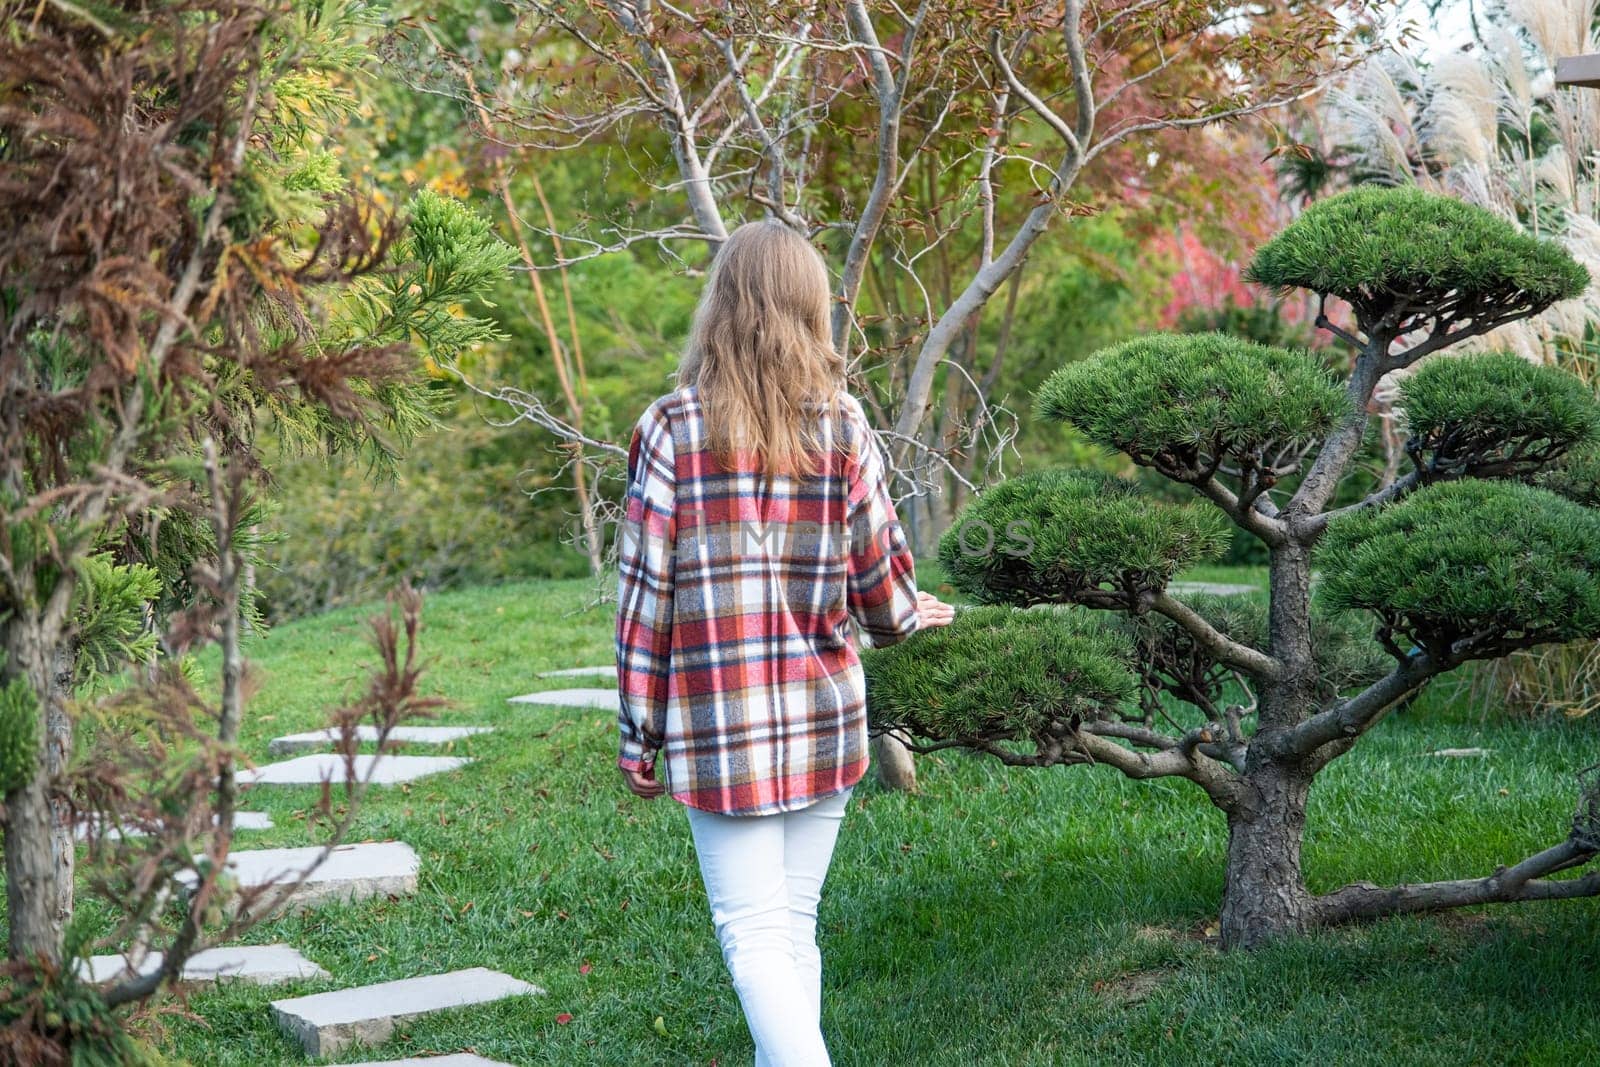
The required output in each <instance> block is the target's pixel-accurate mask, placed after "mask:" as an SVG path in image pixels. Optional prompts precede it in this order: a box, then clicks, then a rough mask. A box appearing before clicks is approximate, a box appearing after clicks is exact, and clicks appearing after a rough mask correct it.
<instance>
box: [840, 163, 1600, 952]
mask: <svg viewBox="0 0 1600 1067" xmlns="http://www.w3.org/2000/svg"><path fill="white" fill-rule="evenodd" d="M1249 277H1250V278H1251V280H1253V281H1256V282H1259V283H1261V284H1263V285H1266V286H1269V287H1271V288H1273V289H1276V290H1290V289H1295V288H1302V289H1308V290H1310V291H1312V292H1314V293H1316V294H1317V295H1318V296H1319V297H1321V298H1322V300H1323V304H1322V307H1323V308H1324V313H1322V314H1319V316H1318V325H1319V326H1320V327H1321V328H1323V329H1326V330H1329V331H1331V332H1333V333H1334V334H1335V335H1337V336H1338V337H1339V338H1340V339H1342V340H1343V341H1344V342H1346V343H1347V344H1349V345H1350V346H1351V347H1352V348H1354V350H1355V352H1354V360H1353V366H1352V369H1351V371H1350V373H1349V375H1348V378H1347V380H1345V381H1343V382H1342V383H1341V382H1339V381H1337V380H1336V378H1335V376H1334V375H1333V374H1332V373H1330V372H1329V371H1328V370H1327V369H1326V368H1325V367H1324V366H1323V364H1322V363H1321V362H1320V361H1319V360H1318V359H1317V358H1316V357H1315V356H1314V355H1312V354H1310V353H1307V352H1296V351H1290V350H1286V349H1283V348H1276V347H1270V346H1265V345H1261V344H1257V343H1254V342H1250V341H1245V340H1242V339H1237V338H1231V337H1227V336H1224V335H1221V334H1216V333H1208V334H1191V335H1183V334H1169V335H1158V336H1150V337H1143V338H1138V339H1135V340H1132V341H1128V342H1125V343H1122V344H1118V345H1114V346H1112V347H1109V348H1106V349H1104V350H1102V351H1100V352H1098V353H1096V354H1095V355H1093V356H1092V357H1090V358H1089V359H1087V360H1084V361H1082V362H1079V363H1074V364H1072V365H1069V366H1066V367H1063V368H1060V369H1058V370H1057V371H1055V372H1054V374H1053V375H1052V376H1051V377H1050V378H1049V379H1048V380H1047V381H1046V382H1045V383H1044V385H1043V386H1042V387H1041V389H1040V391H1039V393H1038V395H1037V398H1036V402H1037V411H1038V413H1039V415H1040V416H1041V417H1042V418H1044V419H1046V420H1050V421H1055V422H1059V423H1065V424H1070V425H1072V426H1074V427H1076V428H1077V429H1078V430H1080V431H1081V432H1082V433H1084V434H1085V435H1087V436H1088V437H1089V438H1090V439H1091V440H1093V441H1095V442H1097V443H1099V444H1100V445H1103V446H1105V447H1107V448H1110V449H1115V450H1117V451H1119V452H1122V453H1124V454H1126V455H1127V456H1129V457H1130V458H1131V459H1132V460H1133V461H1134V462H1135V463H1137V464H1139V465H1140V466H1143V467H1148V468H1150V469H1151V470H1153V471H1155V472H1157V473H1159V474H1160V475H1162V476H1164V477H1165V478H1167V479H1170V480H1171V481H1173V482H1178V483H1182V484H1183V485H1187V486H1189V487H1190V489H1192V491H1193V499H1192V500H1188V501H1185V502H1180V503H1173V502H1169V501H1165V500H1162V499H1158V498H1154V497H1150V496H1146V495H1145V494H1144V493H1143V492H1141V490H1140V489H1139V488H1138V487H1137V485H1136V484H1134V483H1132V482H1127V481H1123V480H1119V479H1114V478H1107V477H1104V476H1099V475H1089V474H1085V473H1078V472H1070V471H1043V472H1038V473H1033V474H1028V475H1024V476H1021V477H1018V478H1015V479H1012V480H1009V481H1006V482H1003V483H1000V484H997V485H995V486H992V487H990V488H988V489H986V490H985V491H984V492H982V493H980V494H979V495H978V496H977V497H976V498H975V499H974V500H973V502H972V503H971V504H970V505H969V506H968V507H967V508H966V509H965V511H964V512H963V513H962V515H961V516H960V517H959V518H958V520H957V522H956V524H955V525H954V526H953V527H952V528H951V529H950V530H949V531H948V532H947V533H946V534H945V536H944V538H943V539H942V541H941V543H940V559H941V561H942V562H943V563H944V565H945V566H946V568H947V570H948V572H949V574H950V579H951V581H952V582H953V583H954V584H955V585H956V586H957V587H958V588H960V589H961V590H962V591H964V592H966V593H968V594H970V595H971V596H973V597H974V598H976V599H977V600H979V601H981V602H983V603H984V604H985V605H988V606H984V607H979V608H975V609H969V610H967V611H964V612H960V613H958V614H957V617H956V620H955V622H954V623H953V624H952V625H951V626H949V627H947V628H945V629H942V630H938V631H932V632H930V633H928V634H925V635H923V636H922V637H920V638H918V639H917V640H914V641H908V642H905V643H903V644H902V645H898V646H895V647H892V648H886V649H881V650H876V651H871V652H868V653H867V654H866V661H867V663H866V665H867V672H868V688H869V706H870V707H871V709H872V714H873V716H874V719H875V728H876V729H898V730H902V731H905V732H908V733H909V734H910V735H911V736H912V737H913V738H915V739H918V740H919V742H920V743H919V744H918V745H917V746H916V747H917V748H918V749H920V750H922V751H928V750H931V749H935V748H943V747H949V746H963V747H967V748H971V749H977V750H980V751H983V752H987V753H991V754H993V755H994V756H996V757H998V758H999V759H1001V760H1003V761H1005V762H1006V763H1009V764H1016V765H1027V766H1049V765H1054V764H1076V763H1093V764H1103V765H1106V766H1109V767H1112V768H1115V769H1116V770H1118V771H1121V772H1122V773H1123V774H1125V775H1128V776H1129V777H1132V778H1154V777H1177V778H1184V779H1188V780H1189V781H1191V782H1193V783H1194V784H1195V785H1196V786H1198V787H1199V788H1200V789H1201V790H1203V791H1204V793H1205V795H1206V796H1207V797H1209V798H1210V801H1211V802H1212V803H1213V804H1214V805H1215V806H1216V807H1217V808H1219V809H1221V810H1222V812H1223V813H1224V814H1225V816H1226V818H1227V820H1228V828H1229V843H1228V851H1227V858H1226V878H1225V882H1224V889H1223V899H1222V907H1221V923H1220V925H1221V935H1222V940H1223V944H1224V945H1225V946H1226V947H1251V946H1255V945H1258V944H1260V943H1262V942H1264V941H1266V940H1268V939H1270V938H1272V937H1274V936H1276V935H1281V934H1285V933H1290V932H1298V931H1304V930H1308V929H1312V928H1315V927H1319V926H1325V925H1330V924H1334V923H1339V922H1344V921H1348V920H1352V919H1358V918H1364V917H1369V916H1378V915H1385V914H1392V913H1398V912H1418V911H1429V910H1435V909H1442V908H1450V907H1456V906H1461V905H1468V904H1479V903H1488V902H1509V901H1521V900H1534V899H1551V898H1560V897H1579V896H1594V895H1600V870H1593V871H1591V872H1589V873H1586V874H1585V873H1580V874H1578V875H1576V876H1572V875H1568V876H1565V877H1561V878H1552V877H1550V876H1551V875H1553V874H1556V873H1557V872H1563V871H1570V870H1572V869H1573V868H1578V867H1582V866H1584V865H1586V864H1588V863H1590V861H1592V860H1593V859H1594V858H1595V856H1596V854H1597V850H1600V796H1597V793H1600V787H1597V785H1596V783H1595V781H1594V780H1593V775H1592V774H1591V775H1590V776H1589V779H1588V780H1587V781H1586V782H1584V783H1582V786H1583V792H1584V794H1585V795H1584V796H1583V798H1582V800H1581V801H1580V803H1579V808H1578V813H1577V816H1576V817H1575V818H1574V821H1573V824H1572V827H1571V830H1570V832H1569V833H1568V835H1567V837H1566V839H1565V840H1562V841H1559V842H1557V843H1555V844H1553V845H1552V846H1551V847H1549V848H1547V849H1545V850H1544V851H1541V852H1539V853H1537V854H1536V855H1533V856H1530V857H1528V858H1527V859H1524V860H1522V861H1521V862H1518V863H1516V864H1514V865H1512V866H1509V867H1506V868H1503V869H1501V870H1499V871H1496V872H1493V873H1487V874H1484V875H1483V876H1481V877H1475V878H1467V879H1464V880H1460V881H1450V882H1442V883H1433V884H1419V885H1403V886H1395V887H1390V888H1379V887H1376V886H1371V885H1366V884H1361V885H1353V886H1349V887H1346V888H1344V889H1341V890H1338V891H1336V892H1333V893H1329V894H1326V895H1321V896H1318V895H1315V894H1313V893H1311V892H1310V891H1308V890H1307V888H1306V885H1305V882H1304V880H1303V878H1302V874H1301V861H1300V848H1301V836H1302V831H1303V828H1304V825H1305V818H1306V801H1307V797H1308V795H1309V792H1310V790H1311V787H1312V782H1313V780H1314V779H1315V777H1316V776H1317V774H1318V772H1320V771H1321V770H1322V769H1324V768H1325V767H1327V766H1328V765H1329V764H1330V763H1331V762H1332V761H1334V760H1336V759H1338V758H1339V757H1341V756H1343V755H1344V754H1345V753H1346V752H1349V751H1350V750H1351V748H1352V747H1354V746H1355V745H1356V744H1358V743H1359V742H1360V741H1361V738H1362V737H1363V735H1365V734H1366V733H1367V731H1368V730H1370V729H1371V728H1372V727H1373V725H1374V724H1375V723H1377V722H1378V721H1380V720H1381V719H1382V718H1383V716H1384V714H1385V713H1386V712H1387V711H1388V710H1389V709H1391V708H1393V707H1394V706H1395V705H1396V704H1397V703H1398V702H1399V701H1401V700H1403V699H1404V698H1406V697H1407V696H1409V695H1410V694H1412V693H1415V692H1416V691H1417V690H1418V689H1419V688H1420V687H1421V686H1423V685H1424V684H1426V683H1427V682H1428V681H1429V680H1430V679H1432V678H1434V677H1436V676H1438V675H1441V674H1443V673H1445V672H1447V671H1451V670H1453V669H1455V668H1457V667H1459V666H1461V665H1462V664H1464V663H1467V662H1469V661H1471V660H1483V659H1492V658H1496V657H1500V656H1504V655H1506V654H1508V653H1510V652H1512V651H1514V650H1516V649H1521V648H1527V647H1529V646H1532V645H1536V644H1541V643H1549V642H1565V641H1571V640H1577V639H1582V638H1593V637H1596V636H1600V511H1597V510H1594V509H1593V508H1592V505H1593V504H1594V503H1595V501H1596V492H1595V478H1596V468H1597V464H1596V461H1595V447H1596V446H1595V440H1596V437H1597V434H1600V406H1597V404H1596V401H1595V398H1594V397H1593V395H1592V393H1591V392H1590V391H1589V390H1587V389H1586V388H1585V387H1584V386H1583V385H1582V384H1581V383H1579V382H1578V381H1576V380H1575V379H1573V378H1571V377H1570V376H1568V375H1567V374H1565V373H1564V372H1562V371H1558V370H1556V369H1554V368H1550V367H1540V366H1533V365H1531V364H1528V363H1526V362H1524V361H1521V360H1519V359H1517V358H1516V357H1513V356H1509V355H1505V354H1498V353H1493V352H1490V353H1480V354H1471V355H1457V356H1450V357H1446V358H1440V359H1436V360H1433V361H1430V362H1428V363H1426V364H1424V365H1422V366H1420V367H1418V368H1417V370H1416V372H1415V373H1414V374H1412V375H1410V376H1409V377H1408V378H1407V380H1406V382H1405V384H1404V386H1403V407H1404V411H1405V413H1406V417H1407V424H1408V427H1409V443H1408V446H1407V447H1408V450H1409V455H1410V457H1411V460H1412V470H1411V471H1410V473H1408V474H1406V475H1405V476H1404V477H1401V478H1399V479H1397V480H1395V481H1394V482H1393V483H1392V484H1390V485H1387V486H1379V485H1376V484H1366V480H1367V479H1368V478H1369V476H1368V475H1366V474H1365V473H1364V472H1363V471H1362V469H1361V468H1360V466H1359V465H1358V464H1357V463H1356V462H1355V460H1356V459H1357V455H1358V451H1359V449H1360V447H1361V444H1362V441H1363V436H1364V433H1365V431H1366V429H1367V404H1368V400H1369V399H1370V397H1371V395H1372V391H1373V388H1374V386H1375V385H1376V384H1377V382H1378V380H1379V379H1380V378H1381V377H1382V376H1384V375H1385V374H1387V373H1389V372H1391V371H1396V370H1400V369H1402V368H1407V367H1411V366H1412V365H1413V364H1416V363H1417V362H1418V361H1419V360H1421V359H1422V358H1423V357H1425V356H1428V355H1430V354H1433V353H1437V352H1441V351H1443V350H1445V349H1448V348H1450V347H1451V346H1452V345H1455V344H1456V343H1458V342H1460V341H1463V340H1465V339H1467V338H1470V337H1474V336H1477V335H1480V334H1484V333H1486V332H1488V331H1490V330H1492V329H1494V328H1495V327H1496V326H1499V325H1501V324H1503V323H1507V322H1511V321H1513V320H1515V319H1518V318H1522V317H1525V316H1529V315H1534V314H1537V313H1538V312H1540V311H1542V310H1543V309H1545V308H1546V307H1548V306H1550V305H1551V304H1553V303H1555V302H1557V301H1559V300H1563V299H1567V298H1570V297H1573V296H1575V295H1577V294H1578V293H1579V292H1581V291H1582V290H1583V289H1584V287H1585V285H1586V284H1587V281H1588V278H1587V275H1586V273H1585V271H1584V269H1583V268H1582V267H1581V266H1579V265H1578V264H1577V263H1576V262H1574V261H1573V260H1572V259H1571V258H1569V257H1568V256H1567V254H1566V253H1565V252H1564V251H1563V250H1562V249H1561V248H1559V247H1558V246H1557V245H1555V244H1554V243H1551V242H1548V241H1540V240H1536V239H1534V238H1531V237H1529V236H1527V235H1525V234H1523V233H1521V232H1519V231H1518V230H1516V229H1515V228H1514V227H1512V226H1511V225H1509V224H1507V223H1506V222H1504V221H1502V220H1500V219H1497V218H1495V217H1494V216H1492V215H1490V214H1489V213H1487V212H1485V211H1482V210H1480V209H1477V208H1474V207H1470V206H1468V205H1466V204H1463V203H1460V202H1458V201H1455V200H1452V199H1449V198H1445V197H1440V196H1434V195H1429V194H1425V193H1422V192H1420V191H1415V190H1396V189H1361V190H1357V191H1354V192H1350V193H1346V194H1343V195H1341V196H1337V197H1333V198H1330V199H1328V200H1325V201H1322V202H1321V203H1319V204H1317V205H1315V206H1313V207H1312V208H1310V209H1309V210H1307V211H1306V212H1305V213H1304V214H1303V215H1302V216H1301V217H1300V218H1299V219H1298V220H1297V221H1295V222H1294V223H1293V224H1292V225H1290V226H1289V227H1288V228H1287V229H1286V230H1284V231H1283V232H1282V233H1281V234H1279V235H1278V236H1277V237H1276V238H1275V239H1273V240H1272V241H1270V242H1269V243H1267V244H1266V245H1265V246H1264V247H1262V248H1261V249H1260V250H1259V251H1258V252H1257V254H1256V256H1255V258H1254V261H1253V262H1252V264H1251V266H1250V270H1249ZM1330 296H1331V297H1337V298H1339V300H1341V301H1344V302H1345V303H1346V304H1347V305H1348V307H1349V313H1348V318H1347V319H1346V320H1345V321H1337V322H1336V321H1334V320H1333V319H1332V318H1330V317H1329V316H1328V315H1327V314H1326V312H1325V309H1326V307H1327V298H1328V297H1330ZM1230 523H1231V524H1232V525H1233V526H1236V527H1238V528H1240V529H1242V530H1244V531H1245V532H1246V534H1248V535H1250V536H1253V537H1255V538H1257V539H1259V540H1260V541H1261V542H1263V543H1264V545H1265V547H1266V549H1267V551H1268V553H1269V554H1270V560H1271V563H1270V598H1269V599H1268V602H1267V603H1266V604H1262V603H1260V602H1259V600H1258V599H1256V598H1253V597H1242V598H1241V597H1218V596H1192V595H1181V594H1178V593H1174V592H1173V591H1172V590H1171V589H1170V583H1171V582H1172V579H1173V576H1174V575H1175V574H1177V573H1178V572H1180V571H1182V570H1183V569H1184V568H1187V567H1189V566H1192V565H1193V564H1196V563H1200V562H1203V561H1205V560H1207V559H1211V558H1214V557H1215V556H1216V555H1217V554H1218V553H1219V551H1220V549H1221V547H1222V546H1223V544H1224V543H1225V540H1224V539H1225V536H1226V534H1227V532H1228V525H1229V524H1230ZM1313 568H1315V570H1316V573H1317V576H1318V581H1317V584H1316V589H1315V590H1313ZM1022 609H1027V610H1022Z"/></svg>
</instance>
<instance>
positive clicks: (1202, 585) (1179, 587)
mask: <svg viewBox="0 0 1600 1067" xmlns="http://www.w3.org/2000/svg"><path fill="white" fill-rule="evenodd" d="M1167 589H1168V590H1169V591H1170V592H1173V593H1209V594H1211V595H1212V596H1244V595H1245V594H1247V593H1259V592H1261V588H1260V587H1259V586H1254V585H1229V584H1228V583H1227V582H1173V583H1172V584H1171V585H1169V586H1167Z"/></svg>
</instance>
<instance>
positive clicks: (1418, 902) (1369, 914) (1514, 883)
mask: <svg viewBox="0 0 1600 1067" xmlns="http://www.w3.org/2000/svg"><path fill="white" fill-rule="evenodd" d="M1596 854H1597V853H1596V852H1595V850H1594V849H1591V848H1585V847H1584V846H1582V845H1580V844H1579V843H1578V842H1577V841H1575V840H1572V839H1571V838H1569V839H1568V840H1566V841H1563V842H1561V843H1560V844H1559V845H1555V846H1552V847H1551V848H1547V849H1545V850H1544V851H1543V852H1539V853H1536V854H1535V855H1532V856H1529V857H1528V858H1527V859H1524V860H1523V861H1522V862H1520V863H1518V864H1517V865H1516V866H1514V867H1502V868H1500V869H1499V870H1498V871H1496V872H1495V873H1494V874H1491V875H1489V876H1488V877H1487V878H1469V879H1460V880H1457V881H1448V882H1423V883H1419V884H1412V885H1396V886H1387V887H1384V886H1377V885H1373V884H1372V883H1370V882H1359V883H1356V884H1354V885H1347V886H1345V887H1344V888H1343V889H1337V890H1335V891H1334V892H1332V893H1328V894H1327V895H1325V896H1321V897H1317V898H1316V899H1315V900H1314V901H1313V902H1312V907H1313V910H1314V914H1315V916H1316V921H1317V922H1318V923H1320V924H1323V925H1333V924H1336V923H1345V922H1352V921H1355V920H1358V919H1376V918H1380V917H1382V916H1386V915H1408V914H1415V913H1417V912H1428V911H1443V910H1446V909H1448V908H1464V907H1469V906H1471V905H1474V904H1510V903H1516V902H1520V901H1527V900H1573V899H1576V898H1579V897H1593V896H1600V870H1597V871H1592V872H1590V873H1589V874H1587V875H1585V876H1584V877H1582V878H1571V879H1562V880H1560V881H1552V880H1550V879H1548V878H1547V877H1545V876H1547V875H1551V874H1555V873H1556V872H1558V871H1563V870H1568V869H1570V868H1572V867H1578V866H1582V865H1583V864H1586V863H1588V862H1589V861H1590V860H1592V859H1594V857H1595V856H1596Z"/></svg>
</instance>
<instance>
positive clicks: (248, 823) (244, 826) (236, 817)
mask: <svg viewBox="0 0 1600 1067" xmlns="http://www.w3.org/2000/svg"><path fill="white" fill-rule="evenodd" d="M92 828H93V827H92V825H91V824H89V823H79V824H78V825H77V828H76V829H75V830H74V831H73V833H74V834H75V835H76V836H77V838H78V840H80V841H83V840H86V839H87V838H88V837H89V831H90V830H91V829H92ZM233 828H234V829H235V830H270V829H272V816H270V815H268V814H267V813H266V812H264V811H236V812H234V813H233ZM106 836H107V837H109V838H111V839H113V840H116V839H118V838H122V837H146V836H148V835H147V834H146V833H145V832H144V831H143V830H140V829H138V828H137V827H131V826H130V827H128V828H127V829H125V830H117V829H111V830H107V831H106Z"/></svg>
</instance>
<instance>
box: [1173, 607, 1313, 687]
mask: <svg viewBox="0 0 1600 1067" xmlns="http://www.w3.org/2000/svg"><path fill="white" fill-rule="evenodd" d="M1150 606H1151V607H1152V608H1154V609H1155V610H1156V611H1158V612H1160V613H1161V614H1162V615H1165V616H1166V617H1167V618H1169V619H1171V620H1172V621H1173V622H1175V623H1177V624H1178V625H1179V626H1182V627H1183V628H1184V629H1185V630H1187V631H1188V632H1189V636H1190V637H1193V638H1194V639H1195V641H1196V642H1197V643H1198V644H1199V645H1200V647H1201V648H1204V649H1205V650H1206V651H1207V652H1209V653H1211V654H1212V655H1213V656H1215V657H1216V658H1217V659H1218V660H1219V661H1220V662H1222V663H1226V664H1227V665H1228V666H1230V667H1237V668H1239V669H1240V670H1241V671H1244V672H1245V673H1246V674H1249V675H1253V676H1255V677H1257V678H1276V677H1277V676H1278V675H1279V674H1280V673H1281V672H1282V671H1283V664H1281V663H1279V662H1278V661H1277V660H1276V659H1274V658H1273V657H1272V656H1269V655H1267V654H1266V653H1265V652H1262V651H1260V650H1258V649H1254V648H1251V647H1250V646H1249V645H1243V644H1240V643H1239V642H1237V641H1235V640H1233V639H1232V638H1230V637H1228V636H1226V635H1225V634H1223V633H1221V632H1220V631H1219V630H1217V629H1216V628H1215V627H1213V626H1212V625H1211V624H1210V623H1209V622H1207V621H1206V620H1205V619H1204V618H1203V617H1202V616H1201V615H1200V614H1199V613H1198V612H1196V611H1195V610H1194V609H1193V608H1191V607H1189V605H1187V604H1185V603H1184V602H1183V601H1181V600H1176V599H1174V598H1173V597H1172V596H1171V595H1170V594H1168V593H1166V592H1165V591H1163V592H1161V593H1159V594H1157V595H1156V596H1155V598H1154V599H1153V600H1151V601H1150Z"/></svg>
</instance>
